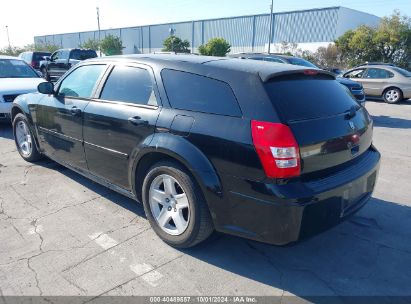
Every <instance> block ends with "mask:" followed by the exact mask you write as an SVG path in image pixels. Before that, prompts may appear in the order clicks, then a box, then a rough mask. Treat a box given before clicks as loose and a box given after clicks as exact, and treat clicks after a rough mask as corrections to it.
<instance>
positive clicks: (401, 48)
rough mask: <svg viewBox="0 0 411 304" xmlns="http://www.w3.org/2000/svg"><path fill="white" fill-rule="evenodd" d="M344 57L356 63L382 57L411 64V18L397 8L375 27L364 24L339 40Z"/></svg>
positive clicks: (377, 59)
mask: <svg viewBox="0 0 411 304" xmlns="http://www.w3.org/2000/svg"><path fill="white" fill-rule="evenodd" d="M335 44H336V46H337V47H338V49H339V50H341V54H342V55H341V58H342V60H343V61H345V62H347V64H348V65H350V66H353V65H357V64H361V63H364V62H365V61H382V62H390V63H394V64H397V65H399V66H402V67H408V65H409V63H410V61H411V19H410V18H409V17H407V16H402V15H401V14H400V13H399V12H398V11H395V12H394V13H393V14H392V15H391V16H389V17H384V18H383V19H382V20H381V22H380V24H379V25H378V26H377V27H375V28H373V27H369V26H365V25H362V26H360V27H358V28H357V29H355V30H350V31H348V32H346V33H344V35H342V36H341V37H340V38H338V39H337V40H336V41H335Z"/></svg>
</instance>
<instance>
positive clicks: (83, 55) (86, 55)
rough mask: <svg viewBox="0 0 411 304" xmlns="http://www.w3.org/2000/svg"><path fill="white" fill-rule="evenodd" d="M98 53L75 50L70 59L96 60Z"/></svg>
mask: <svg viewBox="0 0 411 304" xmlns="http://www.w3.org/2000/svg"><path fill="white" fill-rule="evenodd" d="M96 57H97V53H96V52H95V51H93V50H73V51H71V55H70V58H72V59H76V60H86V59H90V58H96Z"/></svg>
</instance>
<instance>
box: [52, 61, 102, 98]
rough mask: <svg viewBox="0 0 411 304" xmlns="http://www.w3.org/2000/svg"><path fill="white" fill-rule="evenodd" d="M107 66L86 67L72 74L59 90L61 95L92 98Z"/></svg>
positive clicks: (65, 79)
mask: <svg viewBox="0 0 411 304" xmlns="http://www.w3.org/2000/svg"><path fill="white" fill-rule="evenodd" d="M105 67H106V66H105V65H86V66H82V67H79V68H77V69H76V70H74V71H73V72H72V73H70V74H69V75H68V76H67V77H66V78H64V80H63V82H62V83H61V85H60V88H59V95H62V96H67V97H68V96H70V97H82V98H90V97H91V94H92V93H93V89H94V86H95V85H96V82H97V80H98V79H99V77H100V75H101V73H102V72H103V71H104V69H105Z"/></svg>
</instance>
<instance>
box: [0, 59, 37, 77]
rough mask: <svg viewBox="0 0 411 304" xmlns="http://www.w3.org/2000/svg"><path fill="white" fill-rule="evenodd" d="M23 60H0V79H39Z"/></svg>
mask: <svg viewBox="0 0 411 304" xmlns="http://www.w3.org/2000/svg"><path fill="white" fill-rule="evenodd" d="M38 77H39V76H38V75H37V74H36V72H35V71H34V70H33V69H32V68H31V67H29V66H28V65H27V63H26V62H24V61H23V60H15V59H0V78H38Z"/></svg>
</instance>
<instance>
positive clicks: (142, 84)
mask: <svg viewBox="0 0 411 304" xmlns="http://www.w3.org/2000/svg"><path fill="white" fill-rule="evenodd" d="M100 98H101V99H104V100H114V101H124V102H131V103H135V104H142V105H152V106H155V105H157V100H156V96H155V94H154V89H153V82H152V80H151V76H150V73H149V72H148V71H147V70H145V69H141V68H134V67H126V66H116V67H115V68H114V70H113V71H112V72H111V73H110V76H109V77H108V79H107V82H106V84H105V85H104V89H103V91H102V93H101V96H100Z"/></svg>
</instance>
